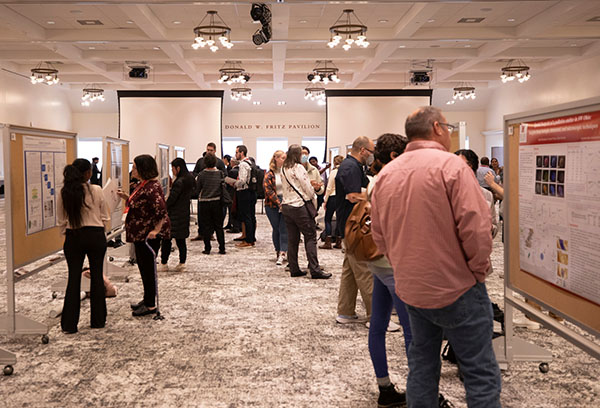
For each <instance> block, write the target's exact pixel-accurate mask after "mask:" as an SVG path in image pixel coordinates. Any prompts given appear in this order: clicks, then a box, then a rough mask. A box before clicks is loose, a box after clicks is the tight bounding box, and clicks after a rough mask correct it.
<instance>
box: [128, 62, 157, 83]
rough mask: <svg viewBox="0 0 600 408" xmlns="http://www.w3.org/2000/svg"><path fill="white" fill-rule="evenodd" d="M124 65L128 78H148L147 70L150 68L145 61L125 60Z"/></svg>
mask: <svg viewBox="0 0 600 408" xmlns="http://www.w3.org/2000/svg"><path fill="white" fill-rule="evenodd" d="M125 67H126V68H127V69H128V70H129V71H128V72H127V76H128V77H129V78H130V79H148V72H149V71H150V70H151V69H152V66H151V65H149V64H148V63H146V62H145V61H140V62H136V61H125Z"/></svg>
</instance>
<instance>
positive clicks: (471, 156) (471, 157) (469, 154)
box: [454, 149, 479, 174]
mask: <svg viewBox="0 0 600 408" xmlns="http://www.w3.org/2000/svg"><path fill="white" fill-rule="evenodd" d="M454 154H455V155H457V156H463V157H464V158H465V159H467V164H468V165H469V167H470V168H471V169H473V172H474V173H475V174H477V169H478V168H479V157H478V156H477V153H475V152H474V151H473V150H471V149H460V150H457V151H456V152H454Z"/></svg>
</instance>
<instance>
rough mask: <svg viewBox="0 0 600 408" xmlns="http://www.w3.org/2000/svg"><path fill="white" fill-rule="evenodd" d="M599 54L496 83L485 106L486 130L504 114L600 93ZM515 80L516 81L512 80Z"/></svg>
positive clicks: (500, 122) (494, 127) (497, 125)
mask: <svg viewBox="0 0 600 408" xmlns="http://www.w3.org/2000/svg"><path fill="white" fill-rule="evenodd" d="M599 67H600V57H594V58H590V59H587V60H585V61H580V62H578V63H577V64H571V65H566V66H563V67H560V68H555V69H552V70H548V71H545V72H539V73H538V72H535V71H532V72H531V79H530V80H529V81H527V82H524V83H522V84H521V83H518V82H516V81H513V82H510V83H506V84H502V83H501V84H500V85H499V86H498V87H497V88H496V89H495V91H494V93H493V96H492V98H490V103H489V106H488V108H487V117H486V130H499V129H502V128H503V126H504V124H503V117H504V115H509V114H512V113H519V112H525V111H529V110H533V109H538V108H544V107H547V106H552V105H558V104H561V103H567V102H573V101H577V100H580V99H586V98H592V97H595V96H598V95H600V81H598V74H600V68H599ZM515 82H516V83H515Z"/></svg>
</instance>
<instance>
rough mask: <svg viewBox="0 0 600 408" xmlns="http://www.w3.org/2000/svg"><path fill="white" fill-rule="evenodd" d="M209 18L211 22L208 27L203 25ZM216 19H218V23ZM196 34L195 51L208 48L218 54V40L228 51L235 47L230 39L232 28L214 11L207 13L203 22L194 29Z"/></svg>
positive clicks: (193, 46) (193, 45)
mask: <svg viewBox="0 0 600 408" xmlns="http://www.w3.org/2000/svg"><path fill="white" fill-rule="evenodd" d="M207 18H208V20H209V21H208V25H202V24H203V23H204V21H205V20H206V19H207ZM215 18H217V19H218V20H217V22H216V23H215ZM194 34H195V35H196V38H195V39H194V43H193V44H192V48H193V49H195V50H197V49H198V48H204V47H206V46H208V48H210V50H211V51H212V52H216V51H217V50H218V49H219V47H218V46H217V42H216V40H219V41H220V43H221V46H222V47H225V48H228V49H229V48H231V47H233V43H232V42H231V39H230V35H231V28H229V26H228V25H227V24H225V22H224V21H223V19H222V18H221V17H219V14H218V13H217V12H216V11H214V10H210V11H207V12H206V15H205V16H204V18H203V19H202V21H200V23H199V24H198V26H196V27H195V28H194Z"/></svg>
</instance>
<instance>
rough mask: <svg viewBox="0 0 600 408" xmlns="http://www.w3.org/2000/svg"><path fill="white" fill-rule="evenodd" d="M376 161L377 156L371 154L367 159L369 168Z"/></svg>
mask: <svg viewBox="0 0 600 408" xmlns="http://www.w3.org/2000/svg"><path fill="white" fill-rule="evenodd" d="M374 161H375V155H374V154H373V153H371V154H369V157H367V162H366V163H365V164H366V165H367V166H370V165H371V164H373V162H374Z"/></svg>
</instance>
